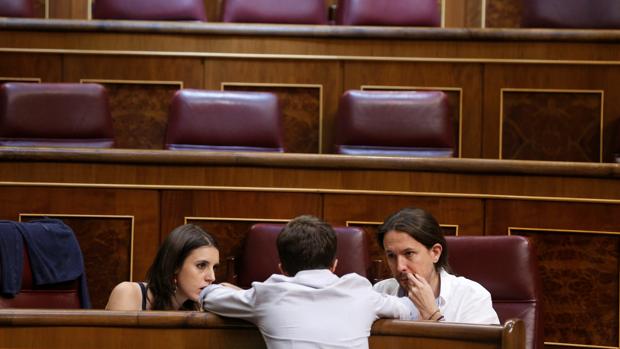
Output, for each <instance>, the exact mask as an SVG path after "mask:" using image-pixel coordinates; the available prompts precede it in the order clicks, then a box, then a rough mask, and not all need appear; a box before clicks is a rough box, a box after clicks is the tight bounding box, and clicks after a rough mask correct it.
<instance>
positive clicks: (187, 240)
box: [146, 224, 217, 310]
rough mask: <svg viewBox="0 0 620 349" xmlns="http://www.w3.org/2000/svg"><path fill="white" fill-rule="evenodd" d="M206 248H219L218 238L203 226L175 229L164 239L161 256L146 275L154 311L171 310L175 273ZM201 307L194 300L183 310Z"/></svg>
mask: <svg viewBox="0 0 620 349" xmlns="http://www.w3.org/2000/svg"><path fill="white" fill-rule="evenodd" d="M202 246H213V247H215V248H217V243H216V242H215V239H214V238H213V237H212V236H211V235H210V234H209V233H208V232H207V231H205V230H203V229H202V228H201V227H199V226H197V225H194V224H185V225H181V226H179V227H177V228H175V229H174V230H173V231H172V232H171V233H170V235H168V237H167V238H166V240H164V243H163V244H162V245H161V246H160V248H159V251H157V256H155V260H154V261H153V264H152V265H151V267H150V268H149V271H148V272H147V274H146V281H147V285H148V286H147V287H148V289H149V290H150V291H151V293H152V294H153V299H152V300H150V301H151V309H152V310H170V309H171V307H172V297H173V296H174V293H175V291H176V285H175V284H174V281H173V280H174V278H175V274H176V273H177V272H178V271H179V269H181V267H182V266H183V262H185V258H187V256H188V255H189V254H190V253H191V252H192V251H193V250H195V249H197V248H199V247H202ZM198 308H199V306H198V304H197V303H196V302H193V301H191V300H188V301H186V302H185V303H184V304H183V307H182V309H186V310H196V309H198Z"/></svg>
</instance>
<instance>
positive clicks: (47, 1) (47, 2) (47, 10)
mask: <svg viewBox="0 0 620 349" xmlns="http://www.w3.org/2000/svg"><path fill="white" fill-rule="evenodd" d="M43 6H45V19H50V0H45V2H44V4H43Z"/></svg>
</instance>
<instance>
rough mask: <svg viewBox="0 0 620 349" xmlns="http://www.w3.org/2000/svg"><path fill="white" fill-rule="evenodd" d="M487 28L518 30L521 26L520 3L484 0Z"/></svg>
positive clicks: (510, 0)
mask: <svg viewBox="0 0 620 349" xmlns="http://www.w3.org/2000/svg"><path fill="white" fill-rule="evenodd" d="M485 3H486V23H485V27H487V28H518V27H520V26H521V1H514V0H486V1H485Z"/></svg>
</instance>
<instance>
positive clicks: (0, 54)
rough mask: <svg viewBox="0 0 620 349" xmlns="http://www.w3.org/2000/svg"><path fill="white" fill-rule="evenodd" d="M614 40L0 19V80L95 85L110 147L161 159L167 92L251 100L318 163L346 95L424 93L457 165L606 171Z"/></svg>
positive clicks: (500, 32) (616, 116) (613, 101)
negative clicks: (438, 113)
mask: <svg viewBox="0 0 620 349" xmlns="http://www.w3.org/2000/svg"><path fill="white" fill-rule="evenodd" d="M619 38H620V31H604V30H603V31H593V30H531V29H441V28H401V27H340V26H304V25H267V24H263V25H250V24H223V23H179V22H148V21H68V20H37V19H0V81H14V80H26V81H43V82H80V81H82V82H99V83H102V84H104V85H105V86H106V87H107V88H108V90H109V95H110V101H111V108H112V114H113V118H114V121H115V122H114V124H115V133H116V136H117V139H118V141H119V146H120V147H126V148H146V149H161V148H162V147H163V143H164V134H165V130H166V124H167V111H168V105H169V102H170V98H171V96H172V94H173V93H174V91H176V90H177V89H179V88H181V87H183V88H200V89H214V90H261V91H271V92H274V93H276V94H277V95H278V96H279V98H280V99H281V101H282V105H283V114H284V131H285V137H284V141H285V145H286V147H287V149H288V150H289V151H291V152H298V153H329V152H330V151H331V148H332V144H333V139H334V135H333V133H334V120H335V118H336V114H337V108H338V103H339V98H340V96H341V95H342V94H343V92H344V91H346V90H350V89H367V90H371V89H387V90H392V89H396V90H398V89H422V90H425V89H431V90H441V91H444V92H445V93H446V94H447V95H448V97H449V101H450V110H451V114H452V118H453V123H454V129H455V139H456V140H457V141H456V143H457V144H458V154H459V156H461V157H464V158H491V159H535V160H556V161H585V162H601V161H602V162H611V161H613V153H614V142H615V141H616V139H617V137H619V136H618V134H617V131H616V129H617V125H618V123H620V102H619V101H620V87H619V86H618V84H617V81H620V44H619V43H620V40H619Z"/></svg>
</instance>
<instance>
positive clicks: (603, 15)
mask: <svg viewBox="0 0 620 349" xmlns="http://www.w3.org/2000/svg"><path fill="white" fill-rule="evenodd" d="M522 6H523V10H522V15H521V17H522V18H521V25H522V26H523V27H526V28H584V29H588V28H591V29H596V28H600V29H613V28H620V1H617V0H522Z"/></svg>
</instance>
